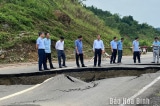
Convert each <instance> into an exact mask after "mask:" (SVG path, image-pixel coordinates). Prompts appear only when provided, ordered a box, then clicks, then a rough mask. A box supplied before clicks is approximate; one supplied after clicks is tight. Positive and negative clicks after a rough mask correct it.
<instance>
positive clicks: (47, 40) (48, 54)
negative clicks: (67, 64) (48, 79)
mask: <svg viewBox="0 0 160 106" xmlns="http://www.w3.org/2000/svg"><path fill="white" fill-rule="evenodd" d="M45 36H46V38H44V44H45V53H46V64H47V59H48V61H49V64H50V69H55V68H54V67H53V64H52V57H51V39H50V34H49V33H48V32H47V33H45Z"/></svg>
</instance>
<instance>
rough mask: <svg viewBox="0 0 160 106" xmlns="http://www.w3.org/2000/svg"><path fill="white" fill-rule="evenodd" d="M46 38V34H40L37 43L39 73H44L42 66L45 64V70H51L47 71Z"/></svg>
mask: <svg viewBox="0 0 160 106" xmlns="http://www.w3.org/2000/svg"><path fill="white" fill-rule="evenodd" d="M44 37H45V35H44V33H43V32H39V37H38V39H37V41H36V49H37V50H38V57H39V61H38V66H39V71H43V70H42V64H43V68H44V70H49V69H47V65H46V61H45V45H44Z"/></svg>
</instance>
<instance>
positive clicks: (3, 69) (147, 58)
mask: <svg viewBox="0 0 160 106" xmlns="http://www.w3.org/2000/svg"><path fill="white" fill-rule="evenodd" d="M152 60H153V57H152V53H147V54H146V55H142V56H141V64H146V65H140V64H139V65H137V64H138V63H137V64H134V63H133V56H123V59H122V64H110V59H109V58H103V59H102V67H142V68H143V67H146V66H152V65H154V64H151V62H152ZM84 63H85V65H86V66H87V67H93V60H92V61H90V60H85V62H84ZM66 64H67V66H68V67H67V68H63V69H70V68H77V67H76V63H75V61H66ZM53 65H54V67H56V69H54V70H50V71H56V70H62V69H59V68H58V64H57V62H53ZM48 66H49V65H48ZM154 66H155V65H154ZM156 66H157V67H159V66H160V65H156ZM48 68H49V67H48ZM33 72H38V64H37V63H36V62H34V63H21V64H20V63H19V64H10V65H5V64H2V65H0V75H1V74H19V73H33Z"/></svg>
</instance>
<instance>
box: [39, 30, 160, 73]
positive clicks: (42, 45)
mask: <svg viewBox="0 0 160 106" xmlns="http://www.w3.org/2000/svg"><path fill="white" fill-rule="evenodd" d="M82 39H83V37H82V36H81V35H80V36H78V39H77V40H75V58H76V65H77V67H80V64H79V59H80V62H81V66H82V67H86V66H85V64H84V58H83V43H82ZM123 41H124V38H121V39H120V40H119V41H118V40H117V37H114V38H113V40H112V41H111V42H110V46H111V54H112V55H111V58H110V64H115V63H116V57H117V53H118V60H117V63H121V60H122V55H123ZM132 44H133V49H132V50H133V61H134V63H136V58H137V59H138V63H140V62H141V60H140V49H139V38H138V37H136V38H135V40H134V41H133V43H132ZM159 44H160V43H159V41H158V38H157V37H156V38H155V41H154V42H153V54H154V58H153V63H155V61H156V58H155V57H156V56H157V62H159V51H158V50H159ZM157 45H158V46H157ZM36 48H37V50H38V56H39V71H43V70H42V65H43V68H44V70H49V68H47V60H49V64H50V69H55V67H54V66H53V64H52V58H51V39H50V34H49V33H48V32H47V33H43V32H40V33H39V37H38V39H37V43H36ZM55 49H56V50H57V57H58V64H59V68H62V67H67V66H66V63H65V61H66V56H65V52H64V37H62V36H61V37H60V40H58V41H57V42H56V45H55ZM93 52H94V65H93V66H94V67H96V66H97V63H98V67H101V56H102V54H103V53H105V47H104V43H103V41H102V40H101V36H100V35H97V39H96V40H94V42H93ZM61 59H62V60H63V62H61Z"/></svg>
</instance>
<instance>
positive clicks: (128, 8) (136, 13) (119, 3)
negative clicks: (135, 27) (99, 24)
mask: <svg viewBox="0 0 160 106" xmlns="http://www.w3.org/2000/svg"><path fill="white" fill-rule="evenodd" d="M84 4H86V5H87V6H91V5H93V6H95V7H97V8H100V9H103V10H107V11H110V12H111V13H118V14H119V15H120V16H128V15H131V16H133V18H134V19H135V20H137V21H138V22H139V23H148V24H149V25H152V26H154V27H160V0H87V1H86V2H84Z"/></svg>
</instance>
